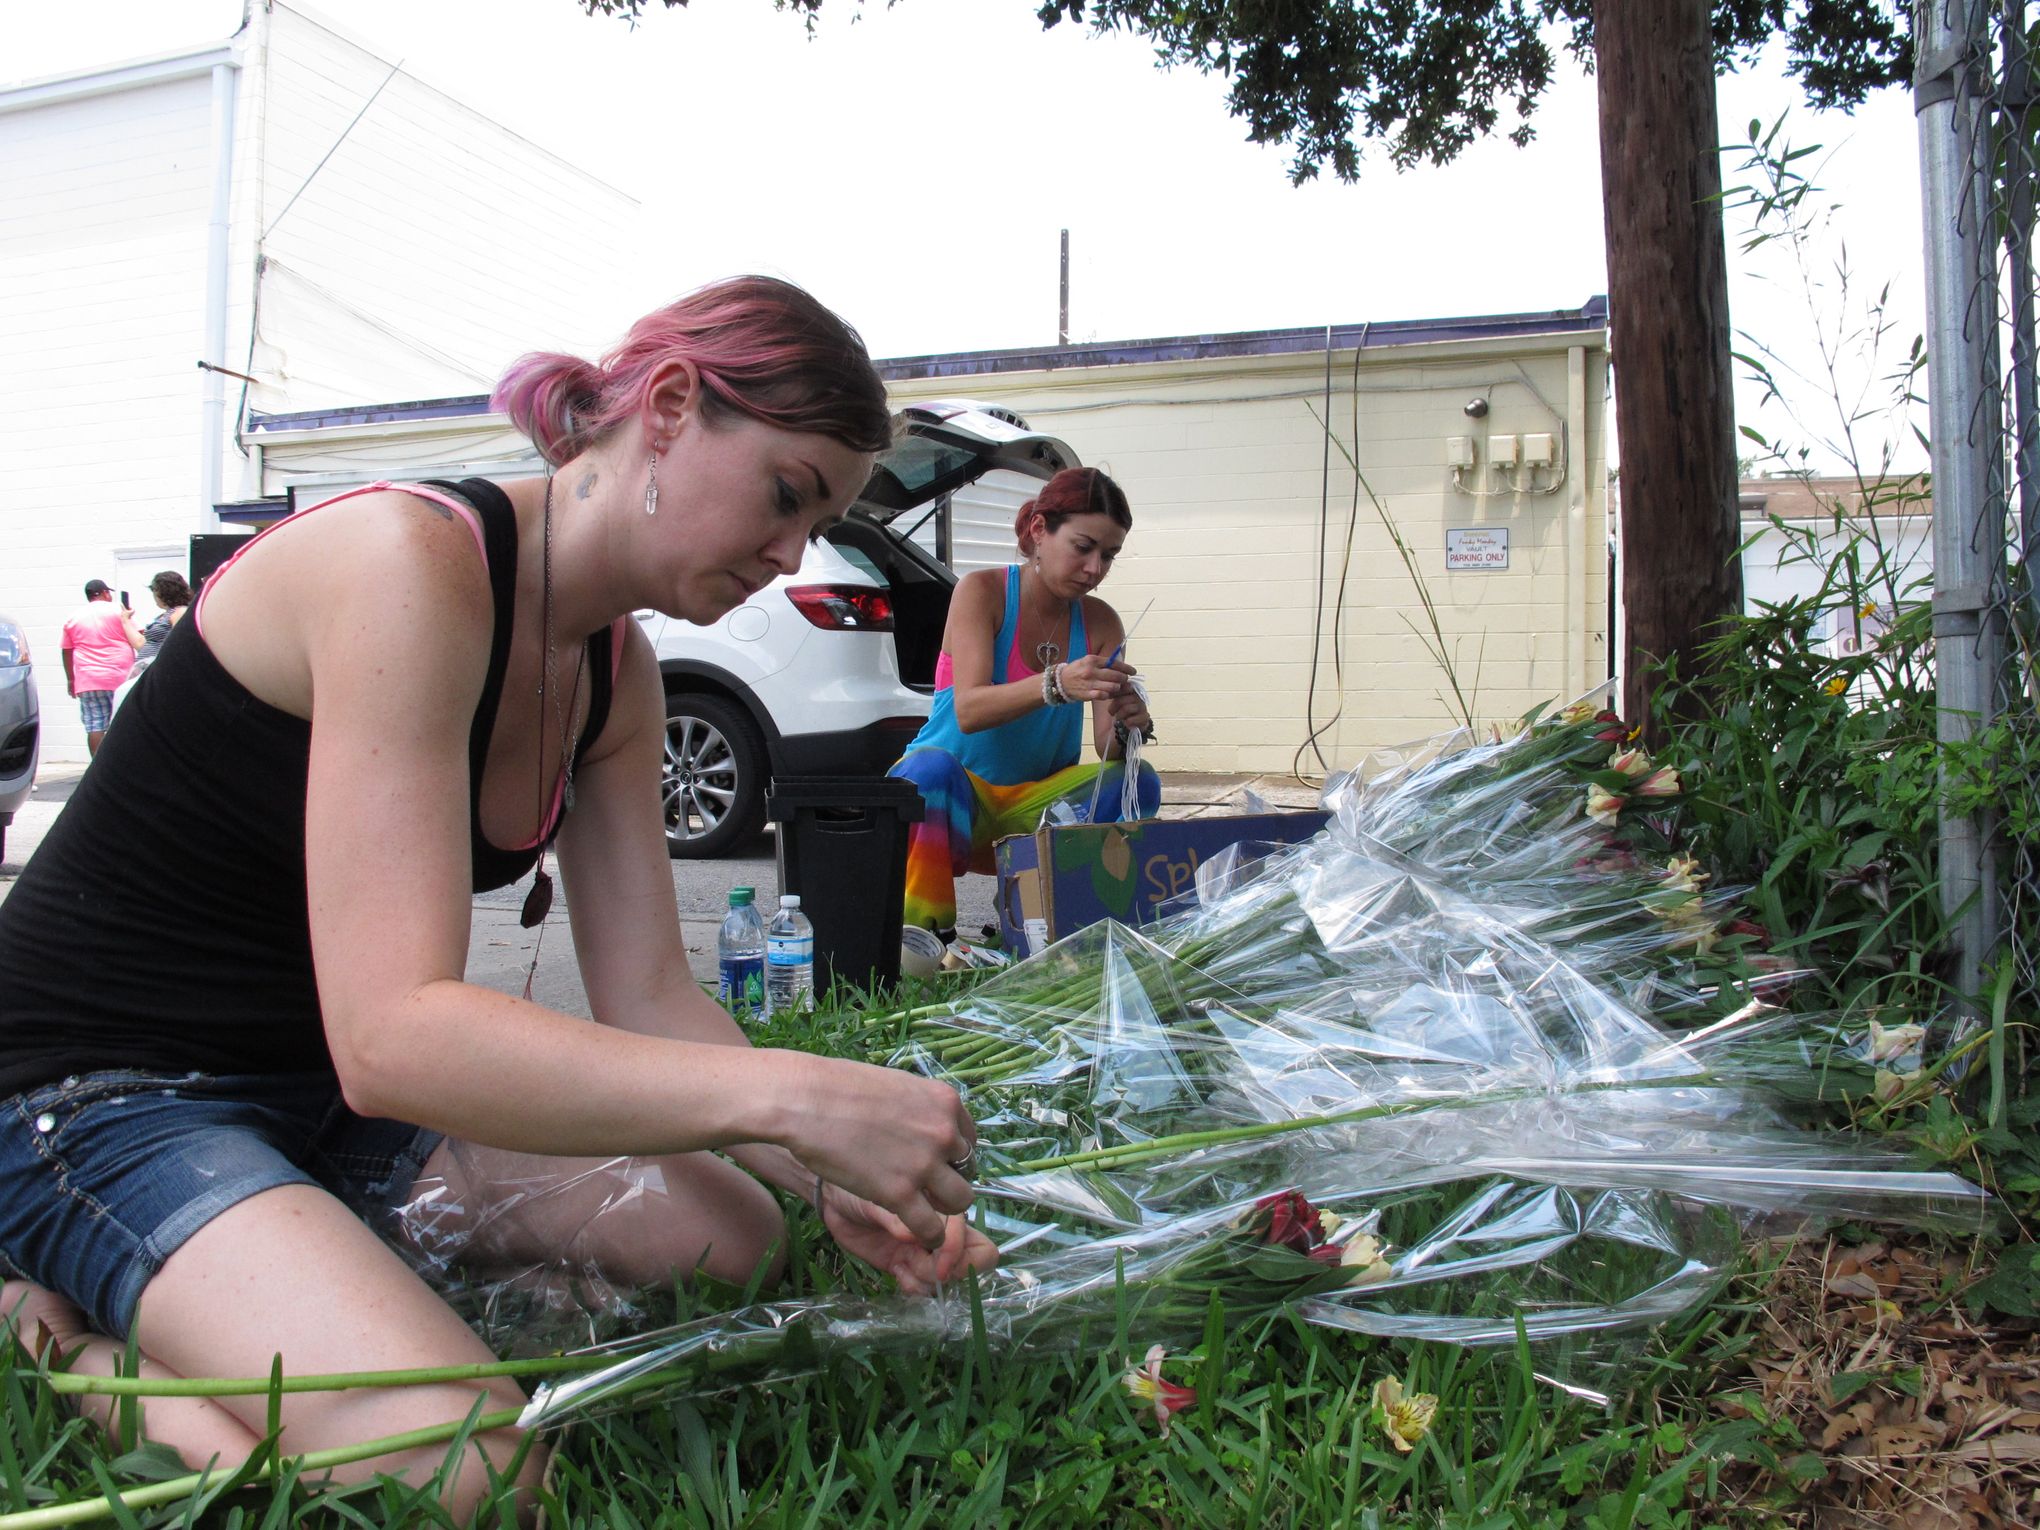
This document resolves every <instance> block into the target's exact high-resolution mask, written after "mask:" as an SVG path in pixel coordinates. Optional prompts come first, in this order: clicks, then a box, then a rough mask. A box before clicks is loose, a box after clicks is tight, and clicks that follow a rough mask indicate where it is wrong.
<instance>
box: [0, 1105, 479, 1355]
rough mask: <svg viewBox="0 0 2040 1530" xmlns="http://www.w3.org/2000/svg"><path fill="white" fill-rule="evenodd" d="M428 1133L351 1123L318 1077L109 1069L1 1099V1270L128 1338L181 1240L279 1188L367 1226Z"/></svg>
mask: <svg viewBox="0 0 2040 1530" xmlns="http://www.w3.org/2000/svg"><path fill="white" fill-rule="evenodd" d="M439 1140H440V1139H439V1134H438V1133H437V1132H429V1131H425V1130H423V1129H422V1128H420V1127H416V1126H410V1125H406V1124H405V1123H403V1122H401V1121H380V1120H370V1119H368V1118H365V1117H362V1116H357V1115H356V1114H354V1112H353V1111H351V1110H349V1109H348V1108H347V1106H346V1104H345V1102H344V1101H343V1100H342V1099H341V1098H340V1090H339V1085H338V1084H337V1083H336V1081H335V1080H334V1078H333V1076H332V1075H331V1074H330V1073H292V1074H270V1075H260V1076H255V1075H249V1076H239V1075H235V1076H214V1075H211V1074H202V1073H150V1072H141V1071H136V1070H133V1069H117V1070H112V1071H109V1072H104V1073H85V1074H79V1075H76V1076H74V1077H71V1078H66V1079H63V1080H61V1081H60V1082H57V1083H53V1084H45V1085H43V1086H42V1087H40V1088H37V1089H30V1090H27V1091H25V1092H23V1093H21V1094H17V1095H15V1096H14V1097H12V1098H11V1099H7V1100H0V1272H4V1273H8V1274H15V1275H22V1276H26V1277H27V1278H28V1279H30V1280H33V1281H35V1282H36V1283H38V1284H39V1285H44V1286H47V1287H49V1288H50V1289H51V1290H53V1291H56V1292H58V1293H59V1294H60V1295H63V1296H66V1297H69V1298H70V1299H71V1300H72V1301H74V1302H76V1303H77V1304H78V1305H79V1306H80V1307H81V1308H83V1309H84V1311H85V1314H86V1316H87V1317H88V1318H90V1320H91V1323H92V1326H93V1328H94V1329H96V1330H97V1331H98V1332H100V1333H103V1334H107V1335H110V1336H111V1337H113V1338H116V1339H122V1340H125V1339H126V1338H127V1336H128V1331H129V1329H130V1328H131V1327H132V1325H133V1323H134V1318H135V1305H136V1303H137V1302H139V1301H140V1300H141V1295H142V1288H143V1287H144V1286H146V1285H147V1284H148V1283H149V1281H150V1280H151V1279H152V1278H154V1276H155V1274H156V1272H157V1271H159V1270H161V1269H162V1268H163V1265H164V1262H165V1261H166V1260H168V1259H169V1257H170V1256H171V1255H172V1254H173V1253H175V1252H176V1251H177V1249H178V1248H179V1247H180V1246H181V1245H182V1244H183V1242H184V1240H185V1239H187V1238H189V1237H190V1236H191V1235H192V1234H193V1233H195V1232H197V1231H198V1230H199V1229H200V1228H201V1227H203V1226H205V1224H206V1223H207V1222H210V1221H211V1220H212V1219H213V1218H214V1217H216V1216H218V1215H219V1214H220V1213H221V1212H223V1211H225V1210H226V1209H227V1208H228V1207H230V1206H234V1205H237V1204H239V1203H240V1202H242V1201H245V1200H247V1199H248V1198H249V1197H250V1196H252V1195H258V1194H260V1193H261V1192H262V1191H264V1190H271V1189H274V1188H275V1187H276V1186H278V1185H314V1186H317V1187H319V1188H321V1189H324V1190H327V1191H330V1192H331V1193H332V1194H333V1195H335V1196H337V1197H338V1198H339V1199H340V1200H341V1201H343V1202H344V1203H346V1205H347V1206H348V1207H349V1208H350V1209H351V1210H353V1211H354V1212H355V1213H356V1214H357V1215H359V1216H361V1217H362V1218H363V1219H364V1220H366V1221H367V1222H368V1223H369V1224H370V1225H371V1226H373V1227H376V1229H377V1230H378V1231H385V1230H386V1227H385V1225H384V1224H386V1223H387V1222H388V1221H389V1220H390V1219H391V1218H392V1216H393V1214H394V1212H395V1210H396V1208H397V1207H399V1206H400V1205H402V1203H403V1201H404V1200H405V1198H406V1197H407V1196H408V1195H409V1193H410V1190H411V1186H412V1184H413V1182H414V1181H415V1180H416V1179H417V1177H418V1171H419V1169H420V1167H421V1166H422V1165H423V1164H424V1162H425V1159H426V1157H427V1156H428V1155H429V1154H430V1153H431V1152H432V1149H433V1148H434V1147H435V1146H437V1145H438V1143H439Z"/></svg>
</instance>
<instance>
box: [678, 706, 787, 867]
mask: <svg viewBox="0 0 2040 1530" xmlns="http://www.w3.org/2000/svg"><path fill="white" fill-rule="evenodd" d="M766 775H767V771H766V764H765V741H764V740H763V739H762V738H760V737H759V736H758V729H757V727H756V725H754V724H753V723H752V721H751V719H750V718H749V717H747V716H745V715H744V711H743V708H742V707H740V706H738V705H737V704H736V703H734V702H731V701H727V700H725V699H724V698H722V697H720V696H710V695H706V694H704V693H703V692H700V691H677V692H675V693H673V694H672V695H670V696H668V697H667V698H666V768H665V778H664V781H663V783H662V786H661V791H660V800H661V803H662V805H663V807H664V809H665V814H666V853H667V854H668V855H670V856H672V857H673V859H674V860H676V861H679V860H707V859H711V858H713V857H715V856H719V855H727V854H728V853H729V852H730V851H732V850H734V849H735V848H736V847H737V846H738V845H740V844H742V843H743V842H744V841H746V840H748V839H751V838H752V837H754V836H755V835H756V834H757V833H758V831H759V830H760V829H762V828H763V827H764V825H765V781H766Z"/></svg>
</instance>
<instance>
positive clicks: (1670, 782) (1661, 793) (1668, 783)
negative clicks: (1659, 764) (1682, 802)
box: [1636, 765, 1683, 797]
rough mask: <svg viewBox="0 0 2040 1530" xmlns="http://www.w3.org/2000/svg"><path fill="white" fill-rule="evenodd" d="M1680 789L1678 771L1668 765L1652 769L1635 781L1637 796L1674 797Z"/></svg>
mask: <svg viewBox="0 0 2040 1530" xmlns="http://www.w3.org/2000/svg"><path fill="white" fill-rule="evenodd" d="M1681 790H1683V788H1682V787H1681V786H1680V785H1679V772H1678V770H1677V769H1676V768H1675V767H1673V766H1670V765H1667V766H1665V767H1664V768H1663V769H1661V770H1656V771H1653V772H1652V773H1651V774H1649V775H1647V776H1645V777H1644V778H1643V779H1642V780H1641V781H1639V782H1637V783H1636V795H1637V796H1639V797H1676V796H1678V795H1679V793H1680V791H1681Z"/></svg>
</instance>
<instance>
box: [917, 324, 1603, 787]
mask: <svg viewBox="0 0 2040 1530" xmlns="http://www.w3.org/2000/svg"><path fill="white" fill-rule="evenodd" d="M1331 361H1332V368H1331V370H1332V378H1331V390H1330V398H1329V415H1330V420H1331V425H1332V428H1333V431H1334V434H1335V436H1336V438H1337V441H1338V442H1339V443H1342V444H1343V445H1344V447H1345V448H1346V450H1347V451H1349V452H1352V453H1353V455H1354V457H1355V458H1356V459H1357V460H1358V462H1359V465H1360V470H1361V475H1362V476H1363V478H1364V480H1365V484H1366V487H1367V488H1369V489H1371V490H1372V496H1373V497H1372V499H1370V497H1369V495H1368V493H1367V492H1365V490H1362V491H1361V492H1360V493H1359V495H1358V503H1357V508H1356V504H1355V488H1356V484H1355V475H1354V472H1353V470H1352V468H1351V467H1350V466H1349V465H1348V463H1347V460H1346V457H1345V456H1344V455H1343V454H1342V453H1341V451H1340V450H1339V447H1338V446H1337V445H1334V446H1333V447H1332V448H1331V449H1330V466H1329V472H1327V469H1326V450H1327V448H1326V440H1325V432H1324V429H1323V427H1322V425H1321V423H1320V422H1321V421H1322V420H1323V418H1324V417H1325V415H1326V413H1327V399H1326V393H1325V357H1324V354H1323V353H1322V352H1320V353H1318V354H1316V355H1307V356H1300V357H1299V356H1280V357H1238V358H1226V359H1220V360H1203V361H1195V362H1167V363H1142V364H1135V365H1116V366H1099V367H1081V368H1070V369H1067V370H1060V371H1054V372H1046V371H1041V372H1025V373H1005V374H988V375H984V376H979V377H973V378H968V379H959V378H957V377H954V376H952V377H947V378H942V379H937V380H931V381H928V382H895V383H894V384H893V385H892V396H893V402H894V405H895V406H896V407H897V406H899V405H904V404H907V403H911V402H914V401H915V400H916V399H925V398H945V397H946V398H954V397H959V396H969V397H973V398H979V399H984V400H987V401H990V402H996V403H1000V404H1004V405H1006V406H1008V407H1010V408H1013V409H1017V410H1018V411H1020V413H1022V414H1023V415H1025V416H1026V417H1027V418H1028V420H1029V422H1030V423H1031V424H1032V425H1033V427H1034V428H1035V429H1037V430H1041V431H1045V432H1047V433H1049V434H1052V435H1057V436H1060V437H1062V438H1063V439H1064V440H1066V441H1068V442H1069V443H1070V445H1071V446H1073V447H1074V448H1075V449H1076V451H1077V452H1078V454H1079V455H1080V456H1081V457H1082V458H1083V459H1084V461H1086V462H1087V463H1091V464H1094V465H1097V466H1100V467H1104V468H1106V469H1107V470H1108V471H1110V472H1111V473H1112V474H1113V476H1114V477H1115V478H1117V479H1118V480H1119V481H1120V482H1121V483H1122V484H1123V485H1124V486H1125V488H1126V491H1127V494H1128V496H1129V498H1130V499H1131V501H1132V504H1133V511H1134V532H1133V535H1132V537H1131V538H1130V539H1129V540H1128V542H1127V547H1126V551H1125V553H1124V554H1123V555H1122V557H1121V559H1120V561H1119V564H1118V566H1117V568H1116V569H1115V571H1114V573H1113V576H1112V579H1111V581H1110V582H1109V583H1108V584H1107V585H1106V587H1105V589H1104V591H1103V594H1104V596H1105V598H1106V599H1108V600H1110V601H1111V602H1112V603H1113V604H1114V605H1115V606H1116V607H1117V608H1118V610H1119V611H1120V613H1121V615H1122V616H1123V617H1125V618H1126V619H1127V620H1128V621H1131V620H1132V619H1133V618H1134V616H1135V615H1136V614H1137V613H1138V612H1139V611H1140V609H1141V608H1142V607H1143V606H1145V605H1146V604H1147V603H1148V601H1149V600H1150V598H1152V599H1153V600H1154V602H1155V606H1154V610H1153V611H1152V613H1151V614H1150V615H1149V616H1148V617H1147V619H1146V621H1145V623H1144V624H1143V625H1142V626H1141V628H1140V631H1139V633H1138V634H1137V635H1136V636H1135V638H1134V640H1133V642H1132V645H1131V646H1130V648H1129V650H1128V655H1127V656H1128V657H1129V658H1130V659H1131V660H1133V662H1134V663H1135V664H1137V665H1138V666H1139V667H1140V670H1141V672H1142V674H1143V675H1144V676H1146V677H1147V679H1148V681H1149V684H1150V686H1151V689H1152V693H1153V701H1154V711H1155V717H1156V721H1157V723H1158V725H1159V728H1160V730H1161V735H1162V741H1161V742H1160V743H1159V744H1157V745H1156V746H1155V749H1154V752H1153V754H1152V756H1151V758H1152V759H1153V760H1154V762H1155V763H1156V764H1157V765H1159V766H1161V767H1162V768H1164V769H1181V770H1221V771H1243V772H1256V773H1260V772H1286V771H1288V770H1290V769H1291V767H1292V762H1294V761H1295V760H1296V757H1297V751H1298V749H1299V746H1301V745H1302V744H1303V743H1304V740H1305V739H1306V737H1307V736H1308V735H1309V734H1310V732H1311V730H1312V728H1313V726H1315V727H1317V728H1318V729H1320V730H1322V731H1321V732H1320V734H1319V738H1318V747H1319V748H1320V749H1321V750H1322V751H1323V754H1324V758H1325V760H1326V762H1328V764H1329V765H1330V766H1331V768H1334V769H1338V768H1343V767H1345V766H1348V765H1351V764H1355V763H1357V762H1358V761H1359V760H1360V759H1361V758H1362V757H1363V756H1364V755H1365V754H1366V752H1367V751H1369V750H1370V749H1373V748H1377V747H1380V746H1383V745H1389V744H1398V743H1404V742H1407V741H1410V740H1412V739H1417V738H1422V737H1425V736H1427V735H1429V734H1432V733H1437V732H1440V731H1442V730H1444V729H1446V728H1448V727H1450V726H1451V725H1452V724H1453V723H1454V722H1455V720H1456V717H1457V712H1456V709H1455V708H1454V707H1453V706H1451V705H1450V704H1448V701H1447V700H1446V699H1443V698H1448V697H1449V696H1450V694H1451V693H1450V688H1449V686H1448V684H1447V681H1446V676H1445V674H1444V672H1443V671H1442V669H1441V668H1440V666H1439V665H1438V663H1437V662H1436V661H1435V659H1434V658H1433V657H1432V656H1431V655H1430V654H1429V653H1427V652H1426V649H1425V642H1424V638H1427V637H1428V636H1429V633H1430V628H1429V624H1428V622H1427V619H1426V618H1425V615H1424V612H1423V608H1422V605H1421V602H1420V601H1419V599H1418V595H1417V591H1416V587H1415V585H1414V583H1413V582H1412V580H1411V577H1410V575H1409V573H1408V572H1407V571H1406V570H1405V568H1404V566H1403V563H1402V561H1401V559H1400V558H1399V557H1398V556H1397V553H1396V550H1395V547H1394V545H1393V540H1392V538H1391V536H1390V533H1389V531H1388V529H1387V528H1386V527H1385V526H1384V525H1383V513H1384V512H1385V514H1386V517H1387V519H1388V520H1389V521H1390V522H1392V523H1393V526H1394V527H1395V529H1396V531H1397V532H1399V533H1400V535H1401V537H1402V539H1403V541H1404V542H1405V543H1406V544H1407V546H1408V547H1409V549H1410V552H1411V555H1412V557H1413V558H1414V559H1415V560H1416V563H1417V566H1418V569H1419V571H1420V572H1421V574H1422V575H1423V578H1424V581H1425V583H1426V585H1427V587H1428V589H1429V591H1430V595H1431V598H1432V600H1433V602H1435V604H1436V608H1437V613H1438V621H1439V624H1440V626H1441V628H1442V629H1443V633H1444V638H1445V647H1446V651H1447V653H1448V655H1450V656H1451V657H1452V658H1453V660H1454V663H1455V665H1456V667H1457V671H1458V676H1459V683H1460V686H1461V688H1462V689H1463V690H1464V691H1465V692H1466V693H1467V695H1468V697H1469V699H1470V700H1471V702H1472V709H1473V711H1474V714H1475V717H1476V718H1477V719H1478V720H1480V721H1483V722H1485V721H1491V720H1500V719H1505V718H1509V717H1513V716H1516V715H1519V714H1520V713H1522V712H1523V711H1524V710H1525V709H1526V708H1528V707H1529V706H1531V705H1533V704H1534V703H1536V702H1538V701H1541V700H1545V699H1548V698H1552V697H1570V696H1572V695H1575V694H1577V693H1579V692H1580V691H1581V690H1583V689H1585V688H1586V687H1588V686H1590V685H1592V684H1595V683H1598V681H1599V680H1600V679H1601V678H1602V677H1603V676H1605V675H1606V673H1607V668H1608V634H1607V607H1608V583H1607V507H1606V492H1605V490H1606V478H1607V473H1606V449H1605V445H1604V435H1603V429H1602V426H1603V421H1604V419H1605V417H1606V392H1607V354H1606V350H1605V336H1604V335H1603V334H1600V333H1589V334H1584V335H1582V334H1577V333H1574V334H1563V335H1551V336H1536V337H1530V338H1527V339H1526V338H1524V337H1520V336H1519V337H1514V338H1511V339H1509V340H1506V341H1487V342H1484V341H1453V342H1447V343H1442V344H1425V345H1406V346H1394V347H1380V348H1375V347H1369V348H1367V349H1365V350H1363V351H1362V352H1361V353H1360V356H1359V358H1358V365H1357V366H1356V365H1355V357H1354V353H1353V352H1352V351H1351V350H1344V351H1334V352H1333V354H1332V358H1331ZM1477 395H1479V396H1484V397H1486V398H1487V400H1488V404H1489V408H1488V413H1487V415H1486V417H1485V418H1484V419H1479V420H1476V419H1470V418H1469V417H1468V416H1467V415H1466V414H1465V412H1464V406H1465V404H1466V403H1467V401H1468V400H1469V399H1471V398H1473V397H1475V396H1477ZM1356 401H1357V404H1358V444H1357V447H1356V446H1355V440H1354V437H1355V404H1356ZM1529 433H1547V434H1552V435H1555V436H1557V437H1559V438H1560V440H1561V442H1562V443H1563V445H1562V450H1564V452H1565V453H1566V463H1565V472H1564V476H1563V479H1562V481H1561V482H1560V483H1559V485H1558V487H1557V491H1556V492H1554V493H1549V494H1514V493H1507V492H1499V493H1493V494H1490V495H1488V496H1485V497H1479V496H1475V495H1470V494H1467V493H1464V492H1460V491H1458V490H1455V489H1454V487H1453V484H1452V476H1451V470H1450V469H1449V468H1448V467H1447V465H1446V452H1445V443H1446V439H1447V438H1448V437H1450V436H1471V437H1473V438H1474V439H1475V441H1476V443H1477V444H1478V446H1479V448H1480V460H1481V462H1482V463H1483V464H1484V463H1485V461H1486V450H1485V447H1486V442H1487V440H1488V438H1489V437H1490V436H1500V435H1517V436H1521V435H1524V434H1529ZM1477 476H1478V477H1479V478H1481V479H1482V480H1483V481H1488V480H1489V479H1490V477H1491V475H1489V474H1488V473H1487V472H1486V470H1485V468H1484V467H1483V468H1482V469H1481V470H1480V472H1479V473H1478V475H1477ZM1541 477H1542V475H1540V481H1541ZM1377 501H1378V503H1379V506H1380V509H1379V510H1377V508H1376V502H1377ZM1321 520H1322V522H1323V524H1322V528H1321V524H1320V523H1321ZM1457 526H1486V527H1506V528H1507V529H1508V532H1509V544H1510V546H1509V567H1508V569H1507V570H1506V571H1497V572H1480V573H1473V572H1448V571H1447V570H1446V568H1445V540H1446V539H1445V532H1446V530H1447V528H1449V527H1457ZM1349 528H1350V541H1351V555H1350V557H1348V555H1347V545H1348V538H1349ZM1321 538H1322V542H1323V554H1322V558H1321V557H1320V550H1319V545H1320V540H1321ZM1321 576H1322V592H1323V593H1322V612H1321V613H1320V611H1319V605H1320V598H1319V589H1320V578H1321ZM1342 579H1343V595H1342V594H1341V581H1342ZM1413 629H1414V630H1413ZM1419 634H1422V636H1419ZM1314 637H1315V639H1316V642H1315V652H1316V663H1317V680H1316V686H1315V692H1314V697H1315V699H1314V701H1313V700H1312V696H1313V689H1312V682H1311V670H1312V658H1313V647H1314V644H1313V638H1314ZM1302 768H1303V770H1304V772H1305V773H1306V774H1309V775H1317V774H1321V773H1322V770H1323V767H1321V766H1320V765H1319V764H1318V762H1317V758H1316V755H1315V754H1314V753H1312V752H1311V751H1309V750H1305V751H1304V754H1303V767H1302Z"/></svg>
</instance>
